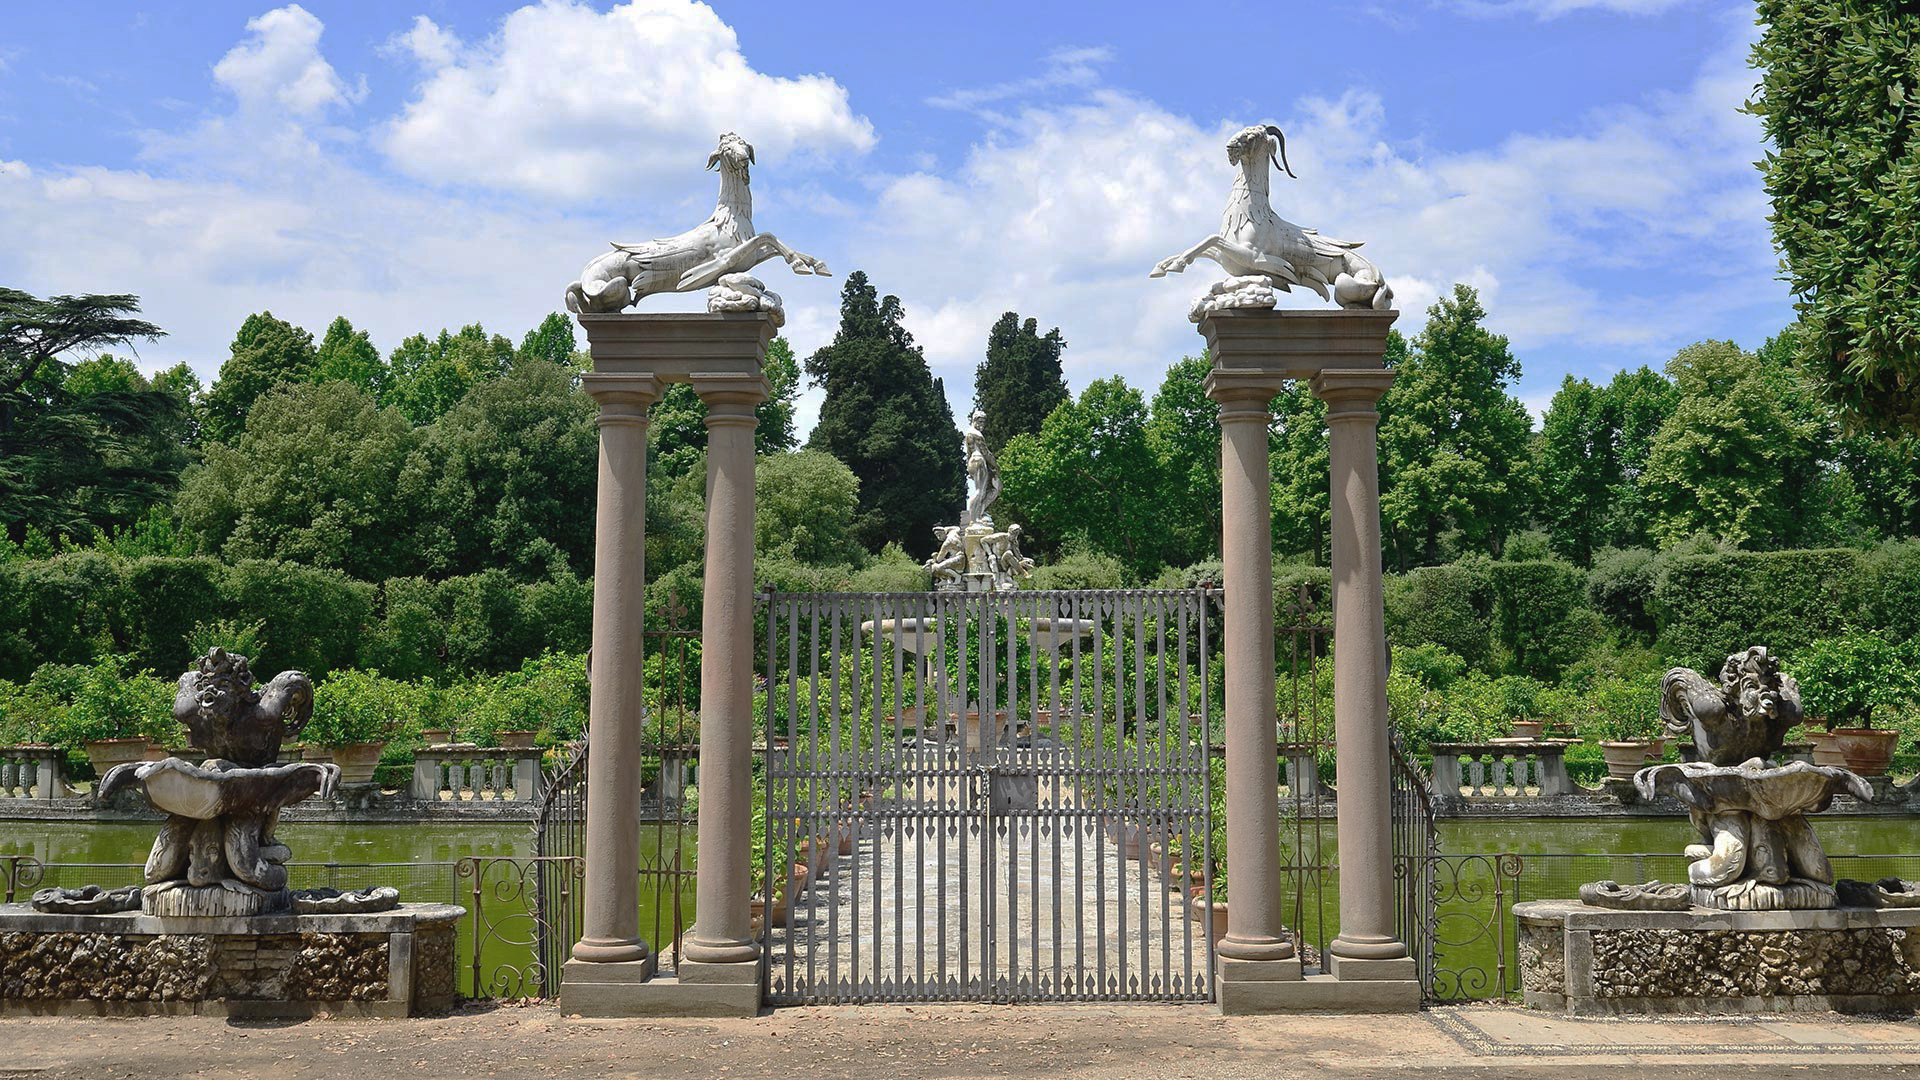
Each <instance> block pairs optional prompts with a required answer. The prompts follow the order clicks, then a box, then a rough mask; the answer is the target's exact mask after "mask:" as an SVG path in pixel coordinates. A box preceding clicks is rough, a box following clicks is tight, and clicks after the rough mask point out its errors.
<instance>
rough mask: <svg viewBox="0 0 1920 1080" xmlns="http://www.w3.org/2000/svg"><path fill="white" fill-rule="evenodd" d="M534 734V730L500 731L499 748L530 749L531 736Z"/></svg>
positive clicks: (531, 744) (531, 743)
mask: <svg viewBox="0 0 1920 1080" xmlns="http://www.w3.org/2000/svg"><path fill="white" fill-rule="evenodd" d="M535 734H536V733H535V732H531V731H502V732H500V733H499V735H498V738H499V740H500V748H501V749H502V750H531V749H532V748H533V737H534V735H535Z"/></svg>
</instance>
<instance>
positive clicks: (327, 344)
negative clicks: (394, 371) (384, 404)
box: [313, 315, 387, 400]
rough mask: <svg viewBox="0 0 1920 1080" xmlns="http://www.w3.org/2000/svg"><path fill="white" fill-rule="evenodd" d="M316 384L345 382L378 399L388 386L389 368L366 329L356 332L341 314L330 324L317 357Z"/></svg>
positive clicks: (315, 361)
mask: <svg viewBox="0 0 1920 1080" xmlns="http://www.w3.org/2000/svg"><path fill="white" fill-rule="evenodd" d="M313 381H314V382H345V383H352V384H353V385H355V386H357V387H359V388H360V389H362V390H365V391H366V392H367V393H369V394H372V395H373V396H374V398H375V399H376V400H377V399H378V398H379V397H380V395H381V394H382V393H383V392H385V390H386V387H387V365H386V362H385V361H383V360H381V359H380V350H379V349H376V348H374V347H373V341H372V339H371V338H369V337H367V332H366V331H365V330H355V329H354V328H353V324H352V323H350V322H348V321H347V317H346V316H344V315H342V316H340V317H339V318H337V319H335V320H333V321H332V322H331V323H328V324H327V332H326V335H325V336H323V337H322V338H321V339H320V348H319V350H318V351H317V352H316V353H315V354H314V361H313Z"/></svg>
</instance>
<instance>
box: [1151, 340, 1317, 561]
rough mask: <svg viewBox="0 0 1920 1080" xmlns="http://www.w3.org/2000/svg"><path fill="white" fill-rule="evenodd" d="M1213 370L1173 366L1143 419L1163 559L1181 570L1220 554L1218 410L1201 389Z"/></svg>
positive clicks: (1203, 361)
mask: <svg viewBox="0 0 1920 1080" xmlns="http://www.w3.org/2000/svg"><path fill="white" fill-rule="evenodd" d="M1212 369H1213V364H1212V362H1211V361H1210V360H1208V359H1207V357H1205V356H1187V357H1182V358H1181V359H1179V360H1176V361H1174V363H1173V365H1172V366H1170V367H1169V368H1167V376H1166V378H1165V379H1163V380H1162V381H1161V383H1160V389H1159V390H1158V391H1156V392H1155V393H1154V395H1153V406H1152V409H1151V411H1150V412H1149V414H1148V416H1147V446H1148V448H1149V449H1150V450H1151V451H1152V453H1153V456H1154V459H1155V461H1156V462H1157V464H1158V466H1159V469H1158V475H1159V477H1160V479H1161V482H1162V486H1161V490H1160V493H1159V499H1158V501H1159V505H1160V512H1159V517H1160V519H1161V521H1162V523H1163V526H1164V528H1165V529H1166V541H1167V545H1168V547H1167V551H1166V558H1167V561H1168V562H1170V563H1174V564H1177V565H1181V566H1187V565H1191V564H1193V563H1196V562H1199V561H1200V560H1202V559H1205V558H1207V557H1208V556H1210V555H1214V554H1217V553H1218V552H1219V550H1220V406H1219V405H1217V404H1215V403H1214V401H1213V399H1211V398H1209V397H1207V391H1206V387H1205V383H1206V381H1207V372H1209V371H1211V370H1212ZM1325 486H1326V485H1325V483H1322V484H1321V487H1323V488H1324V487H1325ZM1276 520H1277V515H1276Z"/></svg>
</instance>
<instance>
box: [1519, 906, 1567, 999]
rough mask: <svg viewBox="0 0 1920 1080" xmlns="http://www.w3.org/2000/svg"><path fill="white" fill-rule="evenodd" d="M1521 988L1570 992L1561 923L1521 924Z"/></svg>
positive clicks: (1524, 921)
mask: <svg viewBox="0 0 1920 1080" xmlns="http://www.w3.org/2000/svg"><path fill="white" fill-rule="evenodd" d="M1520 988H1521V989H1522V990H1531V991H1533V992H1535V993H1545V994H1564V993H1566V992H1567V956H1566V936H1565V934H1564V933H1563V932H1562V930H1561V928H1560V924H1559V923H1535V922H1527V921H1526V920H1524V919H1523V920H1521V921H1520Z"/></svg>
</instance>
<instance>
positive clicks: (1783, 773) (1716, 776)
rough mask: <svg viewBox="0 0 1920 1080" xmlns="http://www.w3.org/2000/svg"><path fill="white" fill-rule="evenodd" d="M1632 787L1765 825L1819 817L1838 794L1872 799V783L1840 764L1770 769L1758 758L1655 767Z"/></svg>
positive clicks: (1799, 764)
mask: <svg viewBox="0 0 1920 1080" xmlns="http://www.w3.org/2000/svg"><path fill="white" fill-rule="evenodd" d="M1633 784H1634V787H1635V788H1636V789H1638V790H1639V792H1640V795H1641V797H1642V798H1646V799H1651V798H1653V797H1654V796H1655V795H1658V794H1667V795H1672V796H1673V797H1674V798H1677V799H1679V800H1680V801H1681V802H1683V803H1686V804H1687V805H1688V806H1690V807H1693V808H1695V809H1697V810H1702V811H1705V812H1706V813H1709V814H1718V813H1727V812H1732V811H1740V812H1744V813H1749V814H1752V815H1753V816H1755V817H1757V818H1760V819H1762V820H1764V821H1781V820H1784V819H1786V818H1790V817H1794V816H1796V815H1799V814H1811V813H1818V812H1819V811H1822V810H1825V809H1826V808H1827V807H1828V806H1830V805H1832V803H1833V797H1834V796H1835V795H1839V794H1841V793H1842V792H1845V793H1848V794H1851V795H1853V796H1854V797H1855V798H1857V799H1860V800H1861V801H1863V802H1865V801H1869V800H1871V799H1872V798H1873V786H1872V785H1871V784H1868V783H1867V781H1866V780H1865V779H1864V778H1862V777H1860V776H1859V775H1857V774H1855V773H1852V772H1848V771H1847V770H1846V769H1843V768H1840V767H1839V766H1836V765H1809V764H1808V763H1806V762H1804V761H1794V762H1790V763H1788V764H1786V765H1781V766H1778V767H1775V768H1768V767H1766V765H1765V763H1764V762H1762V761H1761V760H1760V759H1759V758H1754V759H1752V760H1750V761H1747V762H1745V763H1743V764H1740V765H1712V764H1708V763H1707V762H1704V761H1688V762H1682V763H1680V764H1677V765H1655V766H1653V767H1651V768H1646V769H1641V770H1640V771H1639V772H1638V773H1636V774H1634V778H1633Z"/></svg>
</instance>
